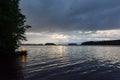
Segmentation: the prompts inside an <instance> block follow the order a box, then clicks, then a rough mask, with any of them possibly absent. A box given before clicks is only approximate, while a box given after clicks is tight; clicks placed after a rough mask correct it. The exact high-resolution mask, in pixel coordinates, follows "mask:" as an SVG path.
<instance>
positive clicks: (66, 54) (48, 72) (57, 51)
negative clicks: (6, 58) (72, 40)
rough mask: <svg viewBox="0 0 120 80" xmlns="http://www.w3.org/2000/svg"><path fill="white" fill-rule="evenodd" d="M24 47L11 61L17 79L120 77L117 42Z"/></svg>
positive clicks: (115, 79) (113, 79)
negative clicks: (98, 44) (112, 44)
mask: <svg viewBox="0 0 120 80" xmlns="http://www.w3.org/2000/svg"><path fill="white" fill-rule="evenodd" d="M25 47H26V48H27V50H28V55H27V56H20V57H19V58H17V59H15V62H16V63H14V65H13V64H12V67H13V66H14V69H15V71H13V74H16V76H17V80H120V47H119V46H25ZM1 64H2V63H1ZM10 69H11V68H10ZM4 71H7V72H8V71H9V70H3V72H4ZM10 71H12V70H10ZM18 78H19V79H18ZM11 80H14V79H11Z"/></svg>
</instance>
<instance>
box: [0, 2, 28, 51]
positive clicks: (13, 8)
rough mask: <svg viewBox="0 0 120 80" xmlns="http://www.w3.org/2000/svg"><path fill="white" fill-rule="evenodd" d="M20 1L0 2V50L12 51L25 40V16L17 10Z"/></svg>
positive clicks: (26, 27)
mask: <svg viewBox="0 0 120 80" xmlns="http://www.w3.org/2000/svg"><path fill="white" fill-rule="evenodd" d="M19 1H20V0H0V48H1V50H7V51H14V50H15V49H16V48H18V44H19V43H20V42H21V41H22V40H26V37H25V34H24V33H25V31H26V30H27V29H28V28H30V26H28V25H24V23H25V22H26V20H25V16H24V15H23V14H22V13H21V12H20V11H21V10H20V9H19Z"/></svg>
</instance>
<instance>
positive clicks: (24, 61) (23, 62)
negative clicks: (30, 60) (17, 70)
mask: <svg viewBox="0 0 120 80" xmlns="http://www.w3.org/2000/svg"><path fill="white" fill-rule="evenodd" d="M26 57H27V56H26V55H22V56H21V62H22V68H23V69H24V68H25V66H26Z"/></svg>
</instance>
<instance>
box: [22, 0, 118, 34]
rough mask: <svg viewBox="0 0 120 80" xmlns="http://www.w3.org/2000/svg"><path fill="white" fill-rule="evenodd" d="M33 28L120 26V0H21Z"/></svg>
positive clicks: (90, 29) (108, 27) (49, 29)
mask: <svg viewBox="0 0 120 80" xmlns="http://www.w3.org/2000/svg"><path fill="white" fill-rule="evenodd" d="M20 6H21V9H22V12H23V13H24V14H25V15H26V16H27V21H28V22H27V23H28V24H30V25H31V26H32V28H31V31H33V32H36V31H50V32H53V31H54V32H57V31H63V32H64V31H80V30H81V31H85V30H89V31H95V30H109V29H119V28H120V0H21V4H20Z"/></svg>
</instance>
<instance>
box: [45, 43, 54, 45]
mask: <svg viewBox="0 0 120 80" xmlns="http://www.w3.org/2000/svg"><path fill="white" fill-rule="evenodd" d="M45 45H56V44H54V43H45Z"/></svg>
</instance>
